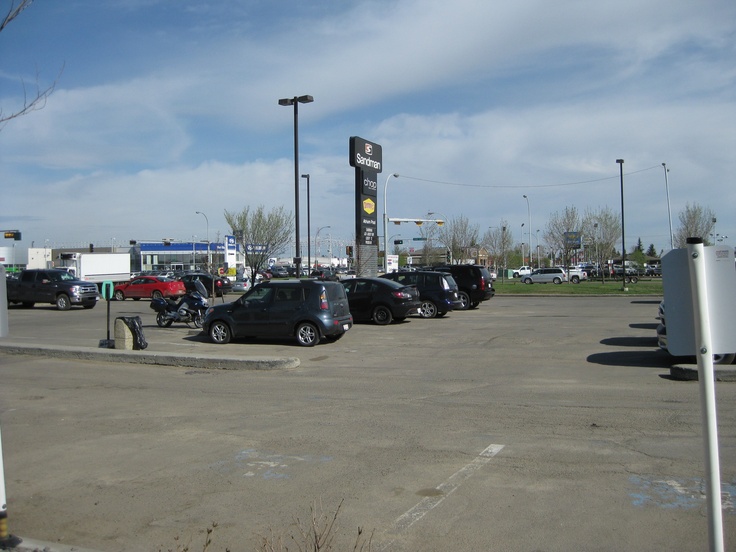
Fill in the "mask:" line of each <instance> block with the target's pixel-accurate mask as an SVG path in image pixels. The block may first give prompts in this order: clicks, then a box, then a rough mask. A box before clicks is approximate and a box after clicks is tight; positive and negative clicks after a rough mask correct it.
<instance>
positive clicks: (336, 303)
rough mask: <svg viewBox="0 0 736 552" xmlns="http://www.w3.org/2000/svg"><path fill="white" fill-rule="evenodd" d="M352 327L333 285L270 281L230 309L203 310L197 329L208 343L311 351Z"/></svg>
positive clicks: (339, 288)
mask: <svg viewBox="0 0 736 552" xmlns="http://www.w3.org/2000/svg"><path fill="white" fill-rule="evenodd" d="M352 327H353V317H352V315H351V314H350V306H349V305H348V298H347V296H346V295H345V288H344V287H342V285H341V284H340V283H337V282H320V281H317V280H307V279H305V280H270V281H268V282H263V283H260V284H258V285H256V286H255V287H253V288H252V289H251V290H250V291H248V292H247V293H245V294H244V295H242V296H241V297H240V298H239V299H237V300H236V301H233V302H232V303H225V304H222V305H216V306H214V307H210V308H209V309H207V312H206V313H205V319H204V326H203V329H204V331H205V333H206V334H207V335H208V336H209V338H210V340H212V342H213V343H218V344H224V343H229V342H230V341H231V340H232V339H233V338H242V337H294V338H296V340H297V342H298V343H299V344H300V345H304V346H305V347H312V346H314V345H316V344H317V343H319V342H320V340H321V339H322V338H325V339H328V340H332V341H334V340H337V339H339V338H341V337H342V336H343V335H344V334H345V332H347V331H348V330H349V329H350V328H352Z"/></svg>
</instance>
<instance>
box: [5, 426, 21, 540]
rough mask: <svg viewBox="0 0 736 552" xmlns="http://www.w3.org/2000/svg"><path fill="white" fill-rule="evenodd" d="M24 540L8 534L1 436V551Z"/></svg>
mask: <svg viewBox="0 0 736 552" xmlns="http://www.w3.org/2000/svg"><path fill="white" fill-rule="evenodd" d="M21 542H22V539H19V538H18V537H15V536H13V535H10V534H9V533H8V504H7V499H6V498H5V470H4V468H3V439H2V435H0V549H3V550H6V549H9V548H15V547H16V546H18V545H19V544H20V543H21Z"/></svg>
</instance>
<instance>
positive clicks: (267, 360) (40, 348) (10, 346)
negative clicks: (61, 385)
mask: <svg viewBox="0 0 736 552" xmlns="http://www.w3.org/2000/svg"><path fill="white" fill-rule="evenodd" d="M0 351H2V352H4V353H8V354H12V355H32V356H46V357H51V358H64V359H71V360H95V361H100V362H127V363H129V364H157V365H163V366H185V367H190V368H203V369H214V370H293V369H295V368H298V367H299V365H300V364H301V362H300V360H299V359H298V358H296V357H253V358H228V357H222V356H217V355H206V354H175V353H163V352H146V351H145V350H143V351H125V350H118V349H92V348H80V347H66V346H53V347H50V346H45V345H22V344H15V343H0Z"/></svg>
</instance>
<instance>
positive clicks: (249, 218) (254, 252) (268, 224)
mask: <svg viewBox="0 0 736 552" xmlns="http://www.w3.org/2000/svg"><path fill="white" fill-rule="evenodd" d="M225 221H226V222H227V223H228V225H229V226H230V228H231V229H232V232H233V235H234V236H236V239H237V240H238V242H239V243H240V246H241V248H242V250H243V252H244V254H245V264H246V266H248V267H249V268H250V271H251V274H250V277H251V282H252V283H253V284H255V283H256V274H258V271H259V270H262V269H263V268H265V266H266V263H267V262H268V258H269V257H271V256H273V255H274V254H275V253H277V252H279V251H281V250H282V249H283V248H284V247H285V246H286V245H287V244H288V243H289V241H290V240H291V237H292V230H293V226H294V216H293V215H292V214H291V213H290V212H287V211H286V210H285V209H284V208H283V207H277V208H276V209H274V210H273V211H271V212H269V213H267V212H266V210H265V208H264V207H263V205H260V206H259V207H258V208H257V209H256V210H255V211H254V212H252V213H251V210H250V207H245V208H244V209H243V210H242V211H241V212H240V213H230V212H229V211H225Z"/></svg>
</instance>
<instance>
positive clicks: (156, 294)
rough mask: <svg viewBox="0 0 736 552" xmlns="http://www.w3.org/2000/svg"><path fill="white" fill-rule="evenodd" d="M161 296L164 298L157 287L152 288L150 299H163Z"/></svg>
mask: <svg viewBox="0 0 736 552" xmlns="http://www.w3.org/2000/svg"><path fill="white" fill-rule="evenodd" d="M163 298H164V294H163V293H161V292H160V291H159V290H157V289H155V290H153V293H151V299H163Z"/></svg>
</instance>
